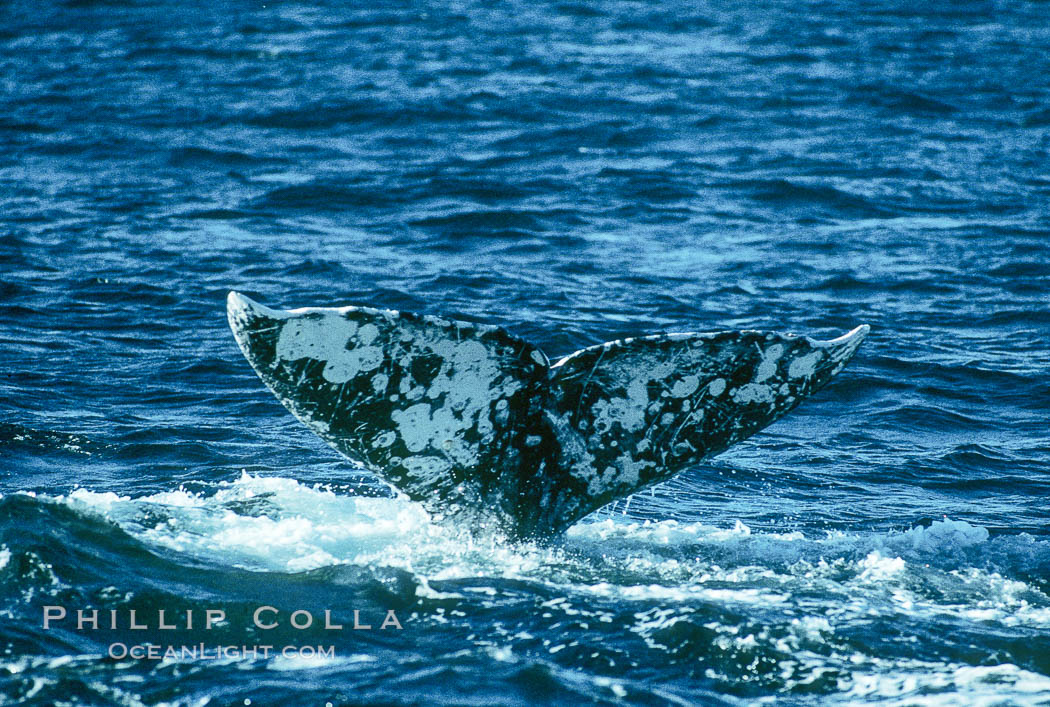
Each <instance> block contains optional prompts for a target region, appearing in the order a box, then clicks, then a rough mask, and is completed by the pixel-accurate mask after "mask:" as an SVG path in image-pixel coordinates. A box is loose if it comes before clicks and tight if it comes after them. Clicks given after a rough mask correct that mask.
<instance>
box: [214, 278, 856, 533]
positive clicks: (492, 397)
mask: <svg viewBox="0 0 1050 707" xmlns="http://www.w3.org/2000/svg"><path fill="white" fill-rule="evenodd" d="M227 314H228V317H229V322H230V327H231V328H232V329H233V333H234V336H235V337H236V339H237V343H238V344H239V345H240V348H241V350H242V351H243V352H244V355H245V357H246V358H247V359H248V361H249V363H251V365H252V367H253V368H254V369H255V371H256V373H258V374H259V377H260V378H261V379H262V380H263V382H264V383H266V385H267V386H268V387H269V388H270V389H271V390H272V391H273V393H274V395H276V396H277V398H278V400H280V401H281V402H282V403H283V404H284V405H285V407H287V408H288V409H289V410H290V411H291V412H292V413H293V414H294V415H295V416H296V417H297V418H299V419H300V420H301V421H302V422H303V423H304V424H306V425H307V426H308V427H309V428H310V429H312V430H313V431H314V432H316V433H317V434H318V435H320V436H321V437H322V438H323V439H324V440H325V441H326V442H328V443H329V444H331V445H332V446H333V447H335V448H336V449H337V450H338V451H339V452H340V453H342V454H343V455H344V456H346V457H347V458H349V459H351V460H353V461H354V462H357V463H359V464H362V465H364V466H365V467H367V468H368V469H371V470H372V471H374V472H375V473H377V474H379V475H380V476H382V477H383V478H384V479H385V480H386V481H388V482H389V483H390V484H392V485H393V486H394V487H396V488H397V489H399V490H400V491H402V492H403V493H405V494H406V495H407V496H408V497H409V498H411V499H413V500H415V501H419V502H420V503H422V504H423V506H424V507H425V508H426V509H427V511H428V512H429V513H430V514H431V515H432V516H433V517H434V518H435V520H442V521H451V522H455V523H457V524H461V525H465V526H467V527H469V528H471V529H472V530H473V531H475V532H480V531H483V530H484V529H493V530H496V531H499V532H502V533H504V534H506V535H507V536H509V537H511V538H513V539H527V538H541V539H542V538H551V537H554V536H556V535H558V534H560V533H561V532H563V531H564V530H565V529H566V528H568V527H569V526H570V525H572V524H573V523H574V522H576V521H577V520H579V519H580V518H582V517H583V516H585V515H587V514H588V513H590V512H591V511H594V510H595V509H597V508H599V507H601V506H603V505H605V504H607V503H609V502H610V501H614V500H616V499H618V498H622V497H624V496H627V495H629V494H632V493H635V492H637V491H639V490H641V489H644V488H646V487H648V486H652V485H653V484H657V483H659V482H661V481H664V480H666V479H668V478H670V477H671V476H673V475H674V474H676V473H678V472H679V471H681V470H682V469H685V468H687V467H689V466H691V465H694V464H696V463H697V462H699V461H700V460H702V459H704V458H706V457H709V456H711V455H713V454H717V453H719V452H721V451H723V450H724V449H726V448H727V447H729V446H730V445H732V444H733V443H735V442H738V441H740V440H742V439H744V438H745V437H748V436H750V435H751V434H754V433H755V432H757V431H758V430H760V429H762V428H763V427H765V426H766V425H768V424H770V423H771V422H773V421H774V420H776V419H777V418H779V417H781V416H782V415H784V414H785V413H787V412H788V411H789V410H791V409H792V408H794V407H795V406H796V405H798V403H799V402H800V401H802V400H803V399H805V398H806V397H807V396H809V395H811V394H812V393H814V392H815V391H817V390H818V389H820V388H821V387H822V386H823V385H824V384H825V383H827V382H828V380H830V379H831V377H832V376H833V375H835V374H836V373H838V372H839V371H840V370H841V369H842V367H843V366H845V365H846V363H847V361H849V359H850V358H851V357H852V356H853V354H854V352H855V351H856V350H857V347H858V346H859V345H860V342H861V340H862V339H863V338H864V335H865V334H866V333H867V331H868V327H867V326H860V327H857V328H856V329H854V330H853V331H851V332H849V333H848V334H846V335H844V336H841V337H839V338H838V339H834V340H831V341H814V340H812V339H810V338H808V337H801V336H791V335H787V334H780V333H775V332H761V331H732V332H719V333H713V334H692V333H690V334H662V335H657V336H647V337H641V338H635V339H624V340H621V341H613V342H609V343H606V344H601V345H598V346H592V347H590V348H587V349H583V350H581V351H577V352H576V353H574V354H571V355H570V356H567V357H565V358H563V359H561V360H560V361H558V362H556V363H555V364H553V365H551V364H550V363H549V361H548V359H547V357H546V356H545V355H544V354H543V352H542V351H540V350H539V349H538V348H536V347H535V346H533V345H531V344H530V343H528V342H527V341H524V340H522V339H520V338H518V337H515V336H513V335H512V334H510V333H508V332H506V331H504V330H503V329H500V328H498V327H491V326H485V325H479V324H469V323H464V322H457V321H451V320H447V319H442V318H439V317H431V316H421V315H416V314H411V313H408V312H396V311H393V310H380V309H371V308H368V307H342V308H338V309H336V308H305V309H297V310H291V311H282V310H275V309H270V308H268V307H265V306H263V305H261V304H259V303H257V302H254V301H252V300H251V299H249V298H248V297H245V296H244V295H241V294H239V293H236V292H231V293H230V295H229V298H228V301H227Z"/></svg>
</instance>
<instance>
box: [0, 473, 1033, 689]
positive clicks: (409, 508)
mask: <svg viewBox="0 0 1050 707" xmlns="http://www.w3.org/2000/svg"><path fill="white" fill-rule="evenodd" d="M19 496H25V495H23V494H16V495H15V496H13V497H6V498H4V499H0V502H3V503H7V502H10V501H12V500H15V499H17V497H19ZM26 500H27V502H28V501H30V500H31V501H32V504H31V507H32V508H36V509H37V510H38V511H40V512H47V509H49V508H53V509H55V511H56V512H57V511H59V510H60V511H61V513H60V514H59V515H60V516H61V515H63V514H64V515H70V514H72V516H73V517H75V518H78V519H79V520H77V521H75V522H76V523H77V524H80V525H83V524H85V523H87V524H88V527H91V528H96V529H97V532H102V529H103V528H106V527H109V528H114V526H115V527H116V528H119V529H120V531H123V532H122V535H123V533H126V536H124V537H127V540H120V541H119V542H118V543H117V546H119V547H125V549H124V550H121V551H120V552H123V553H127V552H129V551H132V550H131V549H130V546H127V543H132V544H134V545H141V546H142V547H143V548H144V550H145V551H148V552H149V553H152V554H153V555H155V556H159V557H160V558H167V559H162V560H161V561H163V562H164V563H166V564H165V567H166V568H167V569H166V570H165V571H167V572H169V573H171V572H174V573H178V572H180V571H181V570H180V569H179V567H180V565H185V566H204V567H214V568H216V570H213V571H217V572H219V576H220V577H224V579H222V580H221V581H222V583H223V584H226V583H227V582H234V583H236V582H239V581H245V580H243V579H236V577H238V576H241V575H240V574H239V573H243V572H250V573H252V577H254V578H253V579H251V580H250V581H251V584H252V586H254V587H256V588H255V589H253V590H252V592H254V593H255V594H254V595H256V596H258V597H259V598H257V599H255V600H249V599H248V598H247V595H245V596H244V597H242V598H238V597H240V596H241V595H240V593H239V592H238V593H235V594H231V595H229V596H228V597H227V598H226V599H224V601H225V602H227V603H226V606H227V607H230V610H231V611H234V610H236V609H235V607H237V606H239V605H240V603H241V602H245V601H249V602H250V601H255V602H256V603H258V602H264V603H265V602H268V601H270V599H269V595H268V594H267V593H266V592H267V591H279V592H282V593H283V592H287V591H291V588H295V589H294V591H295V592H302V591H307V594H304V595H303V597H304V599H303V600H304V601H305V602H306V603H307V604H309V605H310V607H311V608H313V609H319V608H327V607H328V606H331V605H332V602H333V601H335V602H336V603H337V604H339V603H340V601H341V602H342V603H345V602H350V603H351V604H352V603H353V602H357V601H361V600H362V599H361V597H362V596H368V595H370V593H373V592H374V591H376V590H375V589H369V587H374V586H377V585H375V584H374V583H375V582H376V581H378V582H379V583H380V584H381V585H384V586H389V587H392V588H393V589H392V590H391V591H394V594H389V593H388V590H382V591H381V592H380V595H381V596H382V597H386V598H385V599H382V600H381V601H383V602H389V601H395V602H399V606H401V608H400V609H399V611H400V612H401V615H403V617H404V621H405V625H406V631H412V630H414V631H416V632H417V633H416V634H415V635H416V636H417V637H418V636H422V635H429V632H431V631H437V632H439V634H440V635H445V636H457V639H456V640H457V641H458V642H459V643H461V644H462V645H464V646H473V649H472V650H480V651H482V654H483V655H484V656H485V657H484V660H486V661H490V665H495V664H505V665H507V666H508V669H511V670H521V669H525V667H524V666H527V665H530V664H531V661H533V660H535V656H537V655H539V656H544V657H545V660H546V661H552V664H553V665H557V664H559V661H562V660H563V659H564V661H565V668H567V669H569V672H568V673H565V674H562V673H558V675H559V678H558V679H559V680H563V681H567V682H568V683H572V682H573V681H574V680H576V679H577V678H573V677H572V670H575V668H571V666H574V665H577V664H578V662H579V661H580V660H585V661H591V662H595V661H597V663H596V665H598V664H600V665H605V666H606V667H607V668H608V669H609V670H614V671H615V670H616V669H617V668H616V666H617V665H618V664H620V663H622V662H623V661H628V662H630V661H631V656H637V655H639V652H642V653H646V654H651V655H648V657H645V658H639V660H645V661H658V662H661V663H662V664H664V665H665V666H666V668H665V669H666V670H667V671H668V674H678V673H681V674H682V675H684V676H688V675H693V674H694V671H697V670H700V671H702V676H703V677H704V678H705V679H709V680H714V681H715V682H716V683H718V684H725V685H729V684H751V683H753V684H755V685H756V686H758V685H761V686H763V689H766V690H769V689H773V690H787V691H796V690H798V691H803V692H805V691H814V692H816V693H818V694H821V695H823V696H824V697H833V698H834V699H836V700H842V701H846V702H867V701H873V702H886V701H890V702H892V701H893V700H900V701H901V702H902V703H907V704H916V703H920V704H950V703H952V702H953V701H958V700H960V699H964V700H970V701H974V700H983V699H986V698H991V697H993V696H995V695H997V694H1000V693H1001V692H1002V691H1003V690H1006V691H1007V692H1008V693H1009V694H1011V695H1013V696H1014V697H1017V698H1021V699H1023V700H1033V701H1034V700H1037V699H1047V698H1050V678H1047V677H1045V676H1044V675H1042V674H1041V673H1042V668H1041V667H1039V669H1038V671H1035V670H1032V669H1031V667H1030V664H1031V663H1030V662H1029V664H1021V665H1019V664H1015V663H1012V662H1009V661H1004V662H1002V663H1001V664H995V665H981V666H974V665H972V664H969V663H967V662H966V661H965V660H964V659H962V658H961V657H959V656H956V655H954V654H953V653H951V652H945V649H944V646H950V645H953V644H952V643H951V642H947V643H945V642H937V640H935V639H934V638H931V636H937V635H939V634H942V633H944V632H945V631H947V632H949V634H950V635H952V636H957V635H963V636H965V635H969V634H972V635H974V636H975V637H976V636H978V635H987V633H988V631H998V632H1000V633H1002V634H1004V635H1010V636H1018V635H1032V636H1039V635H1043V636H1045V635H1048V633H1050V597H1048V595H1047V589H1048V587H1047V584H1046V582H1045V574H1046V573H1045V568H1046V567H1048V566H1050V542H1048V541H1047V540H1044V539H1040V538H1035V537H1032V536H1027V535H1014V536H994V535H992V534H991V533H989V532H988V530H986V529H985V528H982V527H980V526H976V525H972V524H970V523H966V522H963V521H956V520H950V519H944V520H940V521H935V522H933V523H931V524H930V525H928V526H920V527H913V528H911V529H908V530H905V531H901V532H890V533H878V532H838V531H836V532H825V533H821V534H818V535H816V536H814V535H812V534H806V533H803V532H798V531H795V532H786V533H775V532H753V531H752V530H751V529H749V528H748V527H747V526H746V525H744V524H743V523H740V522H737V523H736V524H735V525H734V526H733V527H717V526H714V525H708V524H703V523H679V522H676V521H671V520H668V521H659V522H650V521H647V522H632V521H629V520H627V519H626V518H625V517H623V516H621V515H618V514H612V513H606V514H605V515H604V516H600V517H598V518H595V519H593V520H591V521H588V522H585V523H582V524H578V525H576V526H574V527H573V528H571V529H570V530H569V532H568V533H567V534H566V536H565V537H564V538H563V539H562V541H560V542H559V543H556V544H553V545H541V544H534V543H528V542H509V541H507V540H505V539H503V538H500V537H498V536H495V535H492V536H486V537H476V536H471V535H469V534H467V533H460V532H456V531H455V530H454V529H451V528H450V527H449V526H447V525H442V524H435V523H433V522H431V519H430V518H429V516H428V515H427V513H426V512H425V511H424V510H423V509H422V507H421V506H419V505H418V504H415V503H414V502H411V501H409V500H407V499H404V498H376V497H365V496H351V495H345V494H343V493H338V492H336V491H335V490H333V489H331V488H329V487H326V486H323V485H315V486H309V485H306V484H303V483H301V482H298V481H295V480H292V479H288V478H280V477H262V476H253V475H251V474H248V473H245V472H242V473H241V475H240V476H239V478H236V479H234V480H231V481H226V482H219V483H214V484H211V485H209V486H206V487H204V490H203V491H200V492H192V491H190V490H187V489H185V488H180V489H178V490H174V491H168V492H163V493H155V494H149V495H142V496H137V497H132V496H121V495H117V494H114V493H111V492H96V491H92V490H89V489H84V488H80V489H77V490H75V491H73V492H71V493H70V494H68V495H66V496H58V497H38V498H34V499H26ZM23 505H24V504H23ZM24 510H25V509H23V511H24ZM34 512H35V511H34ZM45 524H46V525H50V524H51V521H47V522H46V523H45ZM92 532H93V533H94V532H96V531H92ZM106 532H110V531H106ZM113 532H119V531H113ZM78 534H79V535H81V536H83V531H78ZM103 534H105V533H103ZM12 537H13V536H12ZM6 542H7V543H8V545H11V541H10V540H8V541H6ZM107 542H108V541H107ZM8 545H4V546H0V577H2V576H3V573H4V572H11V571H13V570H14V569H15V567H16V566H17V567H23V568H24V567H26V566H27V564H26V563H27V562H29V563H30V564H31V565H33V566H34V567H36V568H37V569H34V570H33V572H34V573H36V574H41V573H44V574H47V573H48V572H50V569H48V565H47V563H45V562H43V560H42V559H41V560H40V561H39V562H38V563H37V564H33V563H34V562H35V561H33V560H32V555H33V552H29V553H28V554H27V553H26V551H25V548H19V547H17V546H16V545H17V544H16V545H12V546H10V547H9V546H8ZM87 549H88V551H92V552H95V553H102V552H103V550H102V548H98V549H96V550H91V548H87ZM114 551H116V550H114V549H113V548H110V547H108V545H107V548H106V550H105V553H106V554H109V553H111V552H114ZM134 552H138V551H137V550H134ZM143 563H144V560H143V558H141V557H137V558H136V559H135V560H134V562H133V563H132V564H133V565H136V566H137V565H143ZM149 564H150V563H149V562H145V565H144V566H147V565H149ZM142 571H143V572H145V573H147V575H148V574H149V573H151V572H153V571H154V570H149V569H148V568H146V569H143V570H142ZM133 572H138V570H133ZM333 572H335V573H336V574H332V573H333ZM347 573H349V574H347ZM59 574H60V573H59ZM34 576H35V575H34ZM47 576H48V577H50V579H46V581H43V580H41V581H42V584H38V585H34V586H31V587H29V588H28V589H27V590H24V592H23V594H24V596H23V599H24V600H25V601H27V602H30V603H32V602H35V601H39V600H40V597H42V596H46V595H50V594H52V593H54V592H56V591H61V587H62V586H63V584H64V583H63V581H62V580H61V578H60V577H59V576H57V575H54V574H53V573H52V574H47ZM333 578H334V581H333ZM370 578H371V579H370ZM146 581H147V585H149V584H151V583H152V580H146ZM197 581H198V582H199V583H202V584H205V585H207V584H208V583H209V582H210V581H211V580H208V581H202V580H200V579H198V580H197ZM304 582H305V584H304ZM289 583H290V584H289ZM271 584H272V585H273V586H274V587H284V589H273V590H268V589H266V587H267V586H268V585H271ZM304 588H305V589H304ZM102 591H103V594H104V595H105V593H106V592H107V591H109V590H102ZM138 591H139V592H141V591H142V590H138ZM224 591H226V590H224ZM260 591H261V592H262V594H259V592H260ZM362 592H364V594H362ZM146 596H148V594H146V595H143V597H144V598H143V599H142V601H145V597H146ZM325 597H327V598H325ZM333 597H342V599H341V600H339V599H333ZM229 602H233V603H229ZM318 602H328V603H326V604H319V603H318ZM250 606H254V604H250ZM355 606H356V604H355ZM285 611H287V607H286V608H285ZM486 616H491V617H495V619H494V620H495V623H492V624H490V623H489V621H490V620H491V619H485V618H484V617H486ZM292 638H294V636H293V637H292ZM236 640H240V639H236ZM952 640H957V639H955V638H953V639H952ZM1011 640H1013V639H1011ZM595 641H597V642H599V643H600V644H601V646H602V647H601V648H598V647H597V646H598V644H597V643H594V642H595ZM927 643H928V644H929V645H928V647H927V645H926V644H927ZM588 645H594V646H595V648H594V649H588V648H587V646H588ZM1009 645H1013V644H1009ZM938 646H940V647H938ZM529 656H531V657H529ZM352 658H353V656H350V657H347V656H342V657H340V658H339V659H338V660H337V661H333V662H331V663H330V664H326V665H327V666H328V667H326V668H325V669H332V670H334V669H340V670H344V669H346V670H350V669H351V667H348V666H356V665H357V664H356V663H353V662H352V660H351V659H352ZM348 660H351V662H350V663H348V662H347V661H348ZM1034 660H1035V661H1036V665H1037V666H1041V664H1040V663H1038V661H1039V660H1041V659H1038V658H1036V659H1034ZM85 665H86V664H85ZM265 665H266V669H268V670H279V671H285V670H289V669H296V670H305V669H307V668H309V669H318V666H317V665H315V664H313V663H310V662H309V661H307V662H305V663H302V664H301V665H300V664H299V663H295V662H294V661H292V663H290V662H289V661H288V659H286V658H279V659H271V660H269V661H267V662H265ZM369 665H371V663H369ZM23 667H24V666H23ZM81 667H83V666H81ZM352 669H354V670H357V669H358V668H356V667H354V668H352ZM490 669H491V668H490ZM594 670H595V671H597V673H598V674H597V676H591V677H592V678H593V680H591V679H590V678H588V680H590V682H588V685H590V687H589V688H588V690H592V691H597V694H606V695H611V696H612V697H616V696H617V695H619V691H623V692H624V694H633V693H632V692H631V690H641V689H643V683H641V682H639V683H632V681H631V680H629V679H622V680H621V679H612V678H608V677H603V676H602V674H601V673H602V672H603V671H604V670H605V668H599V667H594ZM599 683H600V684H599ZM644 689H647V690H648V689H649V688H648V687H645V688H644ZM588 694H590V693H588ZM665 697H667V699H668V700H670V701H672V702H673V701H674V700H673V699H672V698H673V697H674V696H673V695H665ZM617 699H618V698H617ZM825 701H826V700H825Z"/></svg>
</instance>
